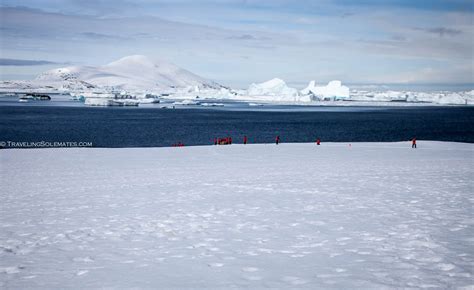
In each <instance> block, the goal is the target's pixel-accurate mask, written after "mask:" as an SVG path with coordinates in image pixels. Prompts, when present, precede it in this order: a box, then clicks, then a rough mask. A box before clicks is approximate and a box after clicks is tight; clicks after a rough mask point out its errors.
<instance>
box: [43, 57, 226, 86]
mask: <svg viewBox="0 0 474 290" xmlns="http://www.w3.org/2000/svg"><path fill="white" fill-rule="evenodd" d="M36 81H38V82H43V83H53V84H54V83H64V85H63V88H64V89H68V88H69V87H68V86H71V81H77V82H85V83H87V84H91V85H93V86H95V87H98V88H104V87H109V88H112V87H113V88H116V89H124V90H140V91H150V90H160V89H161V90H164V89H167V88H170V87H178V88H180V87H190V86H192V87H194V86H197V87H210V88H216V89H217V88H220V87H221V86H220V85H218V84H217V83H215V82H212V81H209V80H206V79H204V78H202V77H200V76H197V75H195V74H193V73H191V72H189V71H187V70H184V69H182V68H180V67H178V66H176V65H174V64H172V63H169V62H166V61H163V60H160V61H153V60H151V59H149V58H147V57H146V56H143V55H132V56H127V57H124V58H121V59H119V60H117V61H114V62H112V63H109V64H107V65H103V66H98V67H92V66H71V67H65V68H58V69H53V70H50V71H47V72H44V73H42V74H40V75H39V76H38V77H37V78H36ZM73 84H74V82H73ZM72 89H74V87H72Z"/></svg>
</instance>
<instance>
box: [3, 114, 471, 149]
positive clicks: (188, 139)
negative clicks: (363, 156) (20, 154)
mask: <svg viewBox="0 0 474 290" xmlns="http://www.w3.org/2000/svg"><path fill="white" fill-rule="evenodd" d="M244 135H247V136H248V138H249V142H250V143H270V142H273V141H274V139H275V136H276V135H280V137H281V141H282V142H314V140H315V139H316V138H320V139H321V140H322V141H323V142H328V141H336V142H357V141H370V142H390V141H402V140H409V139H411V138H413V137H414V136H416V137H417V139H419V140H440V141H458V142H469V143H474V108H473V107H375V108H374V107H364V108H361V107H313V108H305V107H301V108H297V109H293V110H291V109H287V108H284V107H283V108H280V109H275V110H272V109H271V108H270V109H262V110H238V109H234V110H228V109H209V108H202V109H199V108H194V109H176V110H173V109H159V108H126V107H123V108H122V107H121V108H113V107H109V108H90V107H64V106H21V105H20V106H0V141H14V142H40V141H46V142H56V141H57V142H92V144H93V146H94V147H150V146H153V147H154V146H171V145H172V144H173V143H176V142H179V141H180V142H183V143H184V144H185V145H204V144H212V143H213V140H214V138H215V137H225V136H232V138H233V141H234V143H242V139H243V136H244Z"/></svg>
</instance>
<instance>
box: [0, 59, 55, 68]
mask: <svg viewBox="0 0 474 290" xmlns="http://www.w3.org/2000/svg"><path fill="white" fill-rule="evenodd" d="M50 64H60V63H58V62H54V61H49V60H30V59H13V58H0V66H33V65H50Z"/></svg>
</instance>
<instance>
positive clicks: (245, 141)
mask: <svg viewBox="0 0 474 290" xmlns="http://www.w3.org/2000/svg"><path fill="white" fill-rule="evenodd" d="M246 144H247V136H244V145H246Z"/></svg>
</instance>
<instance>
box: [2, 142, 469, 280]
mask: <svg viewBox="0 0 474 290" xmlns="http://www.w3.org/2000/svg"><path fill="white" fill-rule="evenodd" d="M473 153H474V146H473V145H472V144H462V143H449V142H446V143H445V142H427V141H425V142H423V141H420V142H419V148H418V149H411V148H410V144H408V142H400V143H354V144H352V147H349V146H348V144H337V143H322V145H321V146H316V145H314V144H281V145H279V146H276V145H273V144H272V145H270V144H268V145H246V146H244V145H231V146H203V147H183V148H141V149H138V148H137V149H90V148H87V149H33V150H30V149H24V150H17V149H12V150H1V151H0V161H1V162H0V177H1V183H0V184H1V190H0V199H1V201H2V202H1V203H0V213H1V214H0V288H3V289H10V288H18V289H25V288H45V289H52V288H58V289H65V288H70V287H73V288H101V287H104V288H130V287H139V288H144V287H148V288H191V287H192V288H211V287H212V288H221V289H228V288H231V287H239V288H251V289H256V288H261V287H274V288H287V287H304V288H308V289H315V288H328V287H333V288H341V289H349V288H351V289H353V288H359V289H367V288H383V287H390V288H392V287H393V288H412V287H438V288H444V289H446V288H455V287H463V286H468V287H473V284H474V281H473V276H472V275H473V263H474V253H473V242H474V237H473V210H472V208H473V181H472V176H473V173H474V172H473V171H474V169H473V166H472V165H473Z"/></svg>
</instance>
